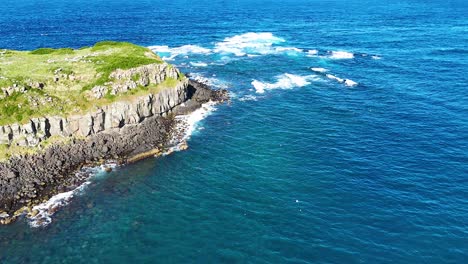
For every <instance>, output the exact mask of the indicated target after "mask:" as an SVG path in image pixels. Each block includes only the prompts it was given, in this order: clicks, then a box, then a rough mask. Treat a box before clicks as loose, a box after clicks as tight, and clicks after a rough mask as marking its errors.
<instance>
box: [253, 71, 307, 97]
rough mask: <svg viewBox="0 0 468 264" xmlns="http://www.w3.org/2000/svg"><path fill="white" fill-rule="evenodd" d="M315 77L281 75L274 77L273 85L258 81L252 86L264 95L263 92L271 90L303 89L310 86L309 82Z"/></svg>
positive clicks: (254, 81)
mask: <svg viewBox="0 0 468 264" xmlns="http://www.w3.org/2000/svg"><path fill="white" fill-rule="evenodd" d="M315 78H316V76H315V75H308V76H300V75H294V74H289V73H285V74H281V75H279V76H277V77H276V79H277V81H276V82H274V83H267V82H261V81H258V80H253V81H252V86H253V87H254V88H255V91H256V92H257V93H264V92H265V90H273V89H291V88H294V87H303V86H306V85H309V84H310V80H314V79H315Z"/></svg>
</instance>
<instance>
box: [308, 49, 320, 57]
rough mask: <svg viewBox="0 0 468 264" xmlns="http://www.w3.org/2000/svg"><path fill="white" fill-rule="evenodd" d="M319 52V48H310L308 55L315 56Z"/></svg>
mask: <svg viewBox="0 0 468 264" xmlns="http://www.w3.org/2000/svg"><path fill="white" fill-rule="evenodd" d="M318 53H319V51H318V50H309V51H307V57H315V56H317V54H318Z"/></svg>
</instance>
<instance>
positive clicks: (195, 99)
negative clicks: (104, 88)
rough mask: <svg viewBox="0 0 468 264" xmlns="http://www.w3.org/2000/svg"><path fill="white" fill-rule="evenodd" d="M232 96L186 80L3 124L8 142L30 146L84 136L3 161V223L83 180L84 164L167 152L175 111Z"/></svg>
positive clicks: (0, 166) (0, 201) (0, 188)
mask: <svg viewBox="0 0 468 264" xmlns="http://www.w3.org/2000/svg"><path fill="white" fill-rule="evenodd" d="M226 99H227V93H226V91H213V90H211V89H210V88H209V87H207V86H206V85H203V84H199V83H197V82H195V81H192V80H190V81H189V80H188V79H186V80H183V81H180V82H179V83H178V85H177V86H176V87H175V88H172V89H164V90H162V91H160V92H159V93H157V94H148V95H145V96H142V97H139V98H137V99H135V100H134V101H130V102H124V101H121V102H116V103H113V104H111V105H108V106H105V107H102V108H99V109H97V110H96V111H93V112H91V113H88V114H86V115H81V116H72V117H67V118H62V117H47V118H37V119H34V120H31V122H30V123H28V124H24V125H21V126H20V125H10V126H3V127H0V135H1V138H0V139H1V140H3V142H18V141H19V140H20V142H21V140H23V139H24V142H22V143H21V144H27V145H34V144H37V141H40V140H42V139H45V138H48V137H50V136H56V135H58V136H63V137H69V136H79V137H71V142H70V143H68V144H64V143H62V144H57V145H53V146H51V147H49V148H48V149H46V150H45V151H42V152H38V153H36V154H29V155H24V156H19V157H13V158H10V159H9V160H8V161H7V162H0V215H2V216H0V223H10V222H11V221H12V220H13V219H15V218H16V216H15V215H14V213H15V211H17V210H18V209H20V208H22V207H23V206H31V205H33V204H37V203H38V202H40V201H42V200H44V199H46V198H47V197H50V195H53V194H56V193H58V192H61V191H66V190H70V189H73V188H74V187H75V186H77V185H79V184H81V183H82V182H83V181H84V180H85V177H84V176H83V175H80V174H77V173H74V172H75V171H76V170H77V169H79V168H80V167H81V166H82V165H84V164H95V163H99V162H101V161H102V160H106V159H114V160H118V161H120V162H123V163H125V162H126V161H132V160H138V159H141V158H142V157H145V156H147V155H146V154H145V153H150V154H151V155H154V153H156V152H159V151H162V150H163V149H164V148H165V147H167V146H168V144H170V141H171V140H170V139H171V134H172V132H173V128H174V122H175V121H174V119H173V118H172V116H173V115H172V114H187V113H190V112H192V111H193V110H195V109H197V108H199V107H200V106H201V105H202V104H203V103H205V102H208V101H210V100H216V101H223V100H226ZM135 157H138V158H135Z"/></svg>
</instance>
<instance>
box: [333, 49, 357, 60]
mask: <svg viewBox="0 0 468 264" xmlns="http://www.w3.org/2000/svg"><path fill="white" fill-rule="evenodd" d="M329 58H330V59H335V60H344V59H353V58H354V54H353V53H351V52H347V51H332V52H330V55H329Z"/></svg>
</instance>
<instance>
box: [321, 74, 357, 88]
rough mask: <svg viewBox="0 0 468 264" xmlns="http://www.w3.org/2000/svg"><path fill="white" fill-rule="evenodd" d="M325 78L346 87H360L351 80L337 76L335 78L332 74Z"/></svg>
mask: <svg viewBox="0 0 468 264" xmlns="http://www.w3.org/2000/svg"><path fill="white" fill-rule="evenodd" d="M325 76H327V78H328V79H331V80H334V81H337V82H339V83H343V84H345V85H346V86H348V87H354V86H356V85H358V83H357V82H355V81H353V80H351V79H342V78H339V77H337V76H335V75H332V74H327V75H325Z"/></svg>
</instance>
